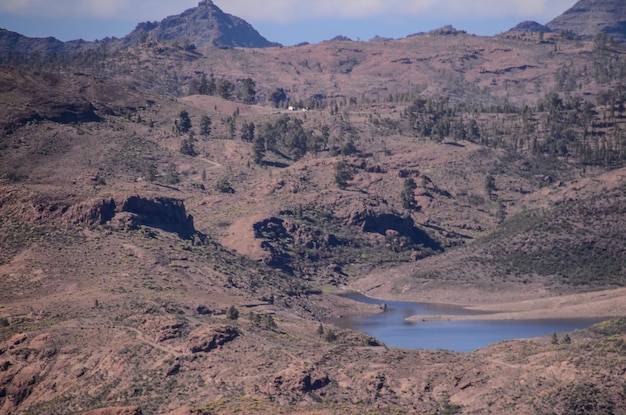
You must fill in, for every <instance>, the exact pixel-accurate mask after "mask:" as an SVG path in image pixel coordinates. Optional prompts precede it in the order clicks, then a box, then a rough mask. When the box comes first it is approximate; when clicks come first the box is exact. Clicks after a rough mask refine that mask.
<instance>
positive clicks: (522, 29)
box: [509, 21, 552, 33]
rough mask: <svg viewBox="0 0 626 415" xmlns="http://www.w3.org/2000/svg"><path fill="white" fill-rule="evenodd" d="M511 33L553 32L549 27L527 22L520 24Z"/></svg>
mask: <svg viewBox="0 0 626 415" xmlns="http://www.w3.org/2000/svg"><path fill="white" fill-rule="evenodd" d="M509 32H517V33H540V32H544V33H550V32H552V30H551V29H550V28H549V27H548V26H544V25H542V24H540V23H537V22H534V21H525V22H521V23H518V24H517V25H515V27H513V28H511V29H510V30H509Z"/></svg>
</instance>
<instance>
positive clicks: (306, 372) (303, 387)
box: [267, 369, 330, 394]
mask: <svg viewBox="0 0 626 415" xmlns="http://www.w3.org/2000/svg"><path fill="white" fill-rule="evenodd" d="M329 383H330V378H329V377H328V375H327V374H326V373H319V372H318V371H317V370H316V369H303V370H295V371H294V370H292V369H289V370H287V371H285V372H283V373H282V374H280V375H279V376H276V377H275V378H274V379H273V380H272V381H271V382H270V384H268V387H267V391H268V392H269V393H270V394H275V393H278V392H281V393H285V392H296V393H298V394H307V393H311V392H315V391H318V390H320V389H323V388H324V387H326V386H328V384H329Z"/></svg>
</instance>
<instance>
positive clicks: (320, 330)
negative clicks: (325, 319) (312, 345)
mask: <svg viewBox="0 0 626 415" xmlns="http://www.w3.org/2000/svg"><path fill="white" fill-rule="evenodd" d="M317 335H318V336H320V337H322V336H323V335H324V326H323V325H322V323H320V325H319V326H317Z"/></svg>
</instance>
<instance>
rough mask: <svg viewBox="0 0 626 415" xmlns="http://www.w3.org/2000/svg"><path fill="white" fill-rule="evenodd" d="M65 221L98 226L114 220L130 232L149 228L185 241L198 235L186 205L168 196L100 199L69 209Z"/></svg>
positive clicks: (73, 223) (72, 223) (64, 216)
mask: <svg viewBox="0 0 626 415" xmlns="http://www.w3.org/2000/svg"><path fill="white" fill-rule="evenodd" d="M63 218H64V220H65V222H67V223H69V224H70V225H85V226H87V227H95V226H98V225H104V224H105V223H108V222H111V221H113V222H115V223H117V225H119V226H122V227H124V228H128V229H138V228H139V227H140V226H149V227H153V228H158V229H162V230H164V231H166V232H172V233H177V234H178V235H180V236H181V237H183V238H190V237H192V236H194V235H197V234H198V232H197V231H196V229H195V227H194V224H193V217H192V216H191V215H188V214H187V212H186V210H185V204H184V202H183V201H182V200H180V199H173V198H169V197H159V196H157V197H145V196H139V195H133V196H115V197H108V198H97V199H92V200H88V201H85V202H81V203H78V204H75V205H72V206H70V207H69V208H67V209H66V213H65V214H64V215H63Z"/></svg>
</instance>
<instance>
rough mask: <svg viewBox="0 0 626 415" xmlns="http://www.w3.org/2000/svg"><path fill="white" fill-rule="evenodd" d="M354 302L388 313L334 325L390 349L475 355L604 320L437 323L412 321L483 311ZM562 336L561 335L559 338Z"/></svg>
mask: <svg viewBox="0 0 626 415" xmlns="http://www.w3.org/2000/svg"><path fill="white" fill-rule="evenodd" d="M344 297H346V298H350V299H352V300H354V301H359V302H363V303H367V304H379V305H380V304H382V303H385V304H386V305H387V309H386V311H385V312H381V313H376V314H366V315H356V316H355V315H353V316H344V317H342V318H338V319H334V320H333V321H332V323H334V324H336V325H337V326H339V327H343V328H349V329H352V330H357V331H360V332H363V333H366V334H368V335H370V336H373V337H376V338H377V339H379V340H381V341H383V342H384V343H385V344H386V345H387V346H391V347H401V348H405V349H444V350H451V351H455V352H472V351H474V350H477V349H480V348H482V347H485V346H488V345H490V344H493V343H497V342H500V341H503V340H511V339H522V338H532V337H538V336H545V335H550V334H552V333H557V334H559V333H565V332H571V331H574V330H579V329H584V328H587V327H589V326H591V325H592V324H595V323H598V322H600V321H602V320H603V319H598V318H582V319H581V318H576V319H540V320H456V321H455V320H436V321H413V322H409V321H406V320H405V319H406V318H407V317H410V316H414V315H437V316H445V315H480V314H485V313H484V312H475V311H469V310H465V309H463V308H462V307H458V306H451V305H440V304H425V303H412V302H403V301H386V300H379V299H374V298H369V297H366V296H364V295H362V294H359V293H350V294H346V295H344ZM559 337H560V336H559Z"/></svg>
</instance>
